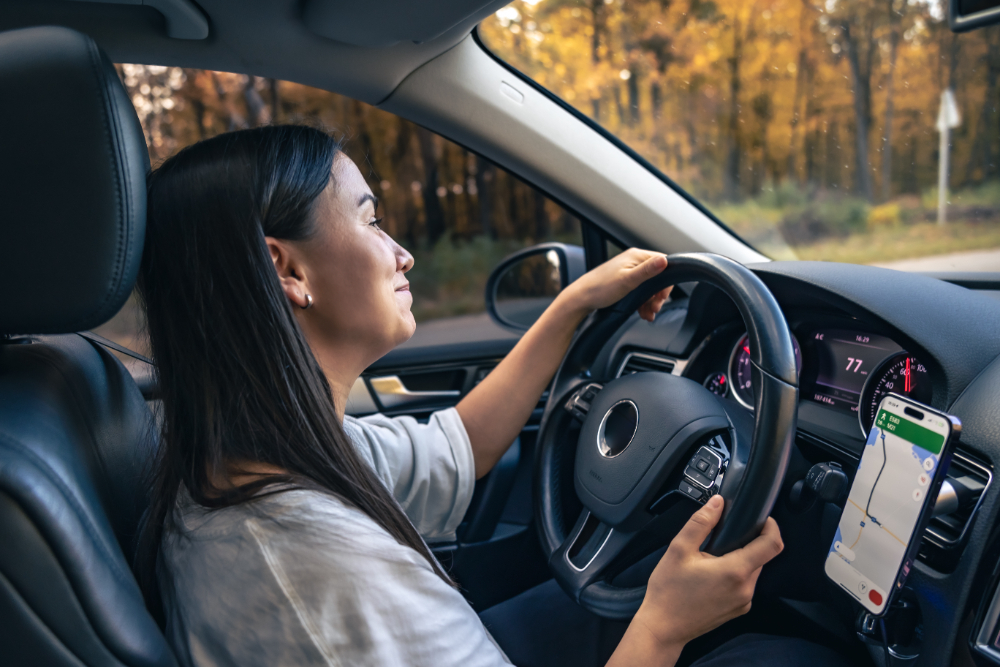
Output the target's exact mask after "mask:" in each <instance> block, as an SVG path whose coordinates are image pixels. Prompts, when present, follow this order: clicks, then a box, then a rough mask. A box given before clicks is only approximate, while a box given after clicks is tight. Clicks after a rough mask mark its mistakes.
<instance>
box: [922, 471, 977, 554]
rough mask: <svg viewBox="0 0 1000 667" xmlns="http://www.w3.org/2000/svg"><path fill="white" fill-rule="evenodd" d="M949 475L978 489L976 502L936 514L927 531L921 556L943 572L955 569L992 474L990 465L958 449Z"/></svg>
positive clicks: (967, 485)
mask: <svg viewBox="0 0 1000 667" xmlns="http://www.w3.org/2000/svg"><path fill="white" fill-rule="evenodd" d="M948 477H949V478H951V479H958V480H959V481H960V482H963V483H964V485H965V486H966V487H969V488H973V489H976V490H977V491H978V495H977V497H976V498H975V500H974V501H973V502H968V503H965V504H963V506H961V507H960V508H959V509H958V510H956V511H954V512H952V513H951V514H945V515H942V516H936V517H934V518H933V519H931V522H930V524H929V525H928V526H927V529H926V530H925V531H924V538H923V542H922V544H921V545H920V552H919V554H918V558H919V559H920V560H922V561H924V562H925V563H927V564H928V565H930V566H932V567H934V568H935V569H937V570H939V571H943V572H951V571H952V570H954V568H955V565H956V564H957V562H958V558H959V556H960V555H961V553H962V547H963V546H964V545H965V541H966V539H967V537H968V533H969V528H970V526H971V525H972V521H973V520H974V519H975V516H976V513H977V512H978V510H979V505H980V502H981V499H982V497H983V495H984V494H985V492H986V488H987V487H988V486H989V484H990V482H991V481H992V480H993V474H992V473H991V472H990V469H989V468H988V467H987V466H985V465H983V464H982V463H979V462H978V461H976V460H975V459H973V458H971V457H970V456H968V455H966V454H964V453H962V452H960V451H957V452H955V455H954V457H953V458H952V461H951V466H950V467H949V468H948Z"/></svg>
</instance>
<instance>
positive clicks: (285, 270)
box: [264, 236, 311, 308]
mask: <svg viewBox="0 0 1000 667" xmlns="http://www.w3.org/2000/svg"><path fill="white" fill-rule="evenodd" d="M264 242H265V243H266V244H267V250H268V252H270V253H271V261H272V262H274V269H275V271H277V272H278V281H279V282H280V283H281V289H282V290H284V292H285V296H286V297H288V300H289V301H291V302H292V304H293V305H296V306H298V307H299V308H307V307H309V306H310V305H311V304H310V300H311V298H310V295H309V285H308V282H307V281H306V278H305V274H304V272H303V271H302V267H301V265H300V264H299V260H298V258H297V253H296V252H295V251H294V249H293V248H292V247H291V246H290V245H289V244H288V243H287V242H285V241H281V240H279V239H276V238H273V237H270V236H265V237H264Z"/></svg>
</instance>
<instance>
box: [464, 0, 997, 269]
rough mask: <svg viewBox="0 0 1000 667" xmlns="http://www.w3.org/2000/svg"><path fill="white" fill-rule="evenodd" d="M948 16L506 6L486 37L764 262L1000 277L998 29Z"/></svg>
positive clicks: (650, 3) (911, 0)
mask: <svg viewBox="0 0 1000 667" xmlns="http://www.w3.org/2000/svg"><path fill="white" fill-rule="evenodd" d="M943 7H944V5H943V4H940V3H939V2H938V1H936V0H646V1H630V0H585V1H584V0H518V1H516V2H514V3H512V4H510V5H508V6H506V7H504V8H503V9H501V10H500V11H498V12H497V13H496V14H494V15H493V16H491V17H489V18H488V19H486V20H485V21H484V22H483V23H482V24H481V25H480V27H479V33H478V34H479V36H480V39H481V40H482V42H483V43H484V45H485V46H486V47H487V48H488V49H490V50H491V51H492V52H493V53H494V54H496V55H497V56H498V57H499V58H502V59H503V60H505V61H506V62H508V63H509V64H510V65H511V66H513V67H514V68H516V69H518V70H520V71H521V72H522V73H524V74H525V75H526V76H528V77H530V78H532V79H534V80H535V81H536V82H537V83H539V84H540V85H542V86H544V87H546V88H547V89H548V90H550V91H551V92H552V93H554V94H555V95H557V96H558V97H560V98H561V99H562V100H564V101H565V102H566V103H568V104H570V105H572V106H573V107H574V108H575V109H577V110H578V111H580V112H581V113H583V114H585V115H586V116H588V117H589V118H591V119H592V120H594V121H596V122H597V123H599V124H600V125H601V126H602V127H603V128H604V129H606V130H607V131H608V132H610V133H612V134H614V135H615V136H617V137H618V138H619V139H620V140H621V141H623V142H625V143H626V144H628V145H629V146H630V147H631V148H632V149H634V150H635V151H636V152H637V153H639V154H640V155H641V156H642V157H643V158H645V159H646V160H647V161H649V162H650V163H651V164H652V165H653V166H654V167H656V168H657V169H659V170H660V171H662V172H663V173H664V174H666V175H667V176H669V177H670V178H671V179H673V180H674V181H675V182H676V183H677V184H679V185H680V186H681V187H682V188H684V189H685V190H687V191H688V192H689V193H690V194H691V195H693V196H694V197H695V198H697V199H698V200H699V201H701V202H702V203H703V204H704V205H705V206H706V207H707V208H708V209H709V210H711V211H712V213H714V214H715V215H716V216H717V217H718V218H719V219H720V220H721V221H722V222H724V223H725V224H726V225H727V226H729V227H730V228H731V229H733V230H734V231H735V232H736V233H738V234H739V235H740V236H741V237H743V238H744V239H746V240H747V241H748V242H749V243H750V244H751V245H753V246H754V247H756V248H757V249H758V250H760V251H762V252H764V253H765V254H767V255H769V256H771V257H773V258H776V259H794V258H799V259H820V260H832V261H840V262H852V263H864V264H883V265H890V266H894V267H896V268H902V269H909V270H926V271H948V270H964V271H974V270H982V271H994V270H1000V166H998V162H1000V90H998V85H997V84H998V78H1000V26H994V27H991V28H985V29H981V30H977V31H974V32H971V33H966V34H961V35H956V34H953V33H952V32H950V31H949V29H948V25H947V20H946V18H945V16H944V10H943ZM941 183H944V184H945V185H946V187H945V188H943V189H941V188H939V184H941Z"/></svg>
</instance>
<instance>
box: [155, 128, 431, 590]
mask: <svg viewBox="0 0 1000 667" xmlns="http://www.w3.org/2000/svg"><path fill="white" fill-rule="evenodd" d="M340 148H341V146H340V144H339V143H338V142H337V141H335V140H334V139H333V138H332V137H330V136H329V135H327V134H326V133H324V132H322V131H320V130H317V129H313V128H309V127H303V126H294V125H285V126H271V127H262V128H257V129H252V130H242V131H238V132H231V133H228V134H223V135H219V136H217V137H214V138H212V139H208V140H206V141H202V142H200V143H198V144H195V145H193V146H190V147H188V148H185V149H184V150H182V151H181V152H179V153H178V154H177V155H175V156H174V157H172V158H170V159H168V160H167V161H165V162H164V163H163V165H162V166H161V167H159V168H158V169H157V170H156V171H154V172H153V173H152V175H151V176H150V178H149V198H148V202H149V204H148V206H149V212H148V216H147V228H146V245H145V250H144V254H143V258H142V268H141V270H140V273H139V280H138V288H139V295H140V297H141V299H142V301H143V302H144V305H145V309H146V314H147V319H148V324H147V326H148V330H149V338H150V343H151V346H152V352H153V358H154V360H155V361H156V364H157V369H158V374H159V391H160V396H161V398H162V400H163V433H162V436H163V443H162V447H161V451H160V456H159V459H158V461H157V466H156V470H155V480H154V483H153V490H152V493H153V497H152V499H151V504H150V508H149V511H148V513H147V517H146V521H145V523H144V525H143V529H142V533H141V536H140V540H139V545H138V546H139V548H138V555H137V562H136V569H137V573H138V574H139V579H140V585H141V586H142V588H143V591H144V593H146V595H147V600H149V601H150V602H151V603H152V601H153V600H154V599H155V598H156V595H155V590H156V585H155V563H156V555H157V552H158V549H159V545H160V540H161V539H162V536H163V531H164V530H165V529H170V528H171V521H172V516H173V511H172V510H173V508H174V504H175V502H176V499H177V492H178V488H179V487H180V485H181V484H184V486H185V487H186V488H187V490H188V492H189V493H190V494H191V497H192V499H193V500H195V501H196V502H198V503H200V504H201V505H203V506H205V507H209V508H221V507H228V506H232V505H234V504H237V503H244V502H247V501H249V500H252V499H253V498H256V497H259V496H260V495H261V494H262V493H275V492H280V491H281V490H285V489H288V488H313V489H318V490H322V491H325V492H328V493H330V494H333V495H334V496H336V497H338V498H340V499H341V500H343V501H344V502H346V503H348V504H350V505H352V506H354V507H356V508H358V509H360V510H361V511H362V512H364V513H365V514H367V515H368V516H369V517H371V518H372V519H373V520H374V521H375V522H376V523H377V524H378V525H380V526H381V527H382V528H384V529H385V530H386V531H388V532H389V534H390V535H392V536H393V537H394V538H396V540H398V541H399V543H400V544H403V545H406V546H409V547H412V548H413V549H415V550H416V551H417V552H419V553H420V554H422V555H423V556H424V558H426V559H427V560H428V562H429V563H430V564H431V567H432V568H433V569H434V571H435V572H436V573H437V574H438V575H439V576H440V577H441V578H443V579H444V580H445V581H447V582H448V583H449V584H450V583H451V580H450V579H449V578H448V576H447V575H446V574H445V573H444V572H443V570H442V569H441V566H440V565H439V564H438V562H437V560H436V559H435V558H434V557H433V556H432V555H431V553H430V551H429V550H428V548H427V545H426V544H425V543H424V541H423V540H422V539H421V538H420V536H419V535H418V534H417V531H416V529H415V528H414V527H413V525H412V524H411V523H410V522H409V520H408V519H407V518H406V515H405V514H404V513H403V511H402V509H401V508H400V506H399V505H398V504H397V503H396V501H395V500H394V499H393V497H392V495H391V494H390V492H389V491H388V489H386V487H385V486H384V485H383V484H382V482H381V481H380V480H379V479H378V478H377V477H376V475H375V472H374V471H373V470H372V469H371V468H370V466H369V465H368V464H367V463H366V462H365V461H364V460H363V459H362V458H361V456H360V455H359V454H358V452H357V450H356V449H355V447H354V445H353V444H352V443H351V441H350V440H349V438H348V436H347V435H346V434H345V433H344V429H343V426H342V424H341V423H340V420H339V419H338V417H337V413H336V411H335V409H334V403H333V396H332V393H331V391H330V386H329V384H328V383H327V381H326V377H325V376H324V374H323V372H322V370H321V369H320V367H319V364H318V363H317V361H316V359H315V357H314V356H313V353H312V350H311V349H310V347H309V345H308V343H307V342H306V339H305V336H304V335H303V333H302V330H301V329H300V327H299V325H298V322H297V321H296V319H295V315H294V313H293V311H292V306H291V304H290V303H289V300H288V298H287V297H286V296H285V294H284V292H283V291H282V289H281V285H280V283H279V281H278V276H277V272H276V271H275V268H274V263H273V262H272V260H271V256H270V253H269V251H268V248H267V246H266V244H265V242H264V237H265V236H270V237H274V238H278V239H287V240H291V241H301V240H306V239H308V238H310V236H311V235H312V234H313V233H314V226H315V225H314V219H313V215H312V210H313V203H314V202H315V200H316V198H317V197H318V196H319V195H320V193H321V192H322V191H323V190H324V188H326V187H327V185H328V184H330V183H331V179H332V175H331V173H332V172H331V169H332V166H333V161H334V158H335V157H336V155H337V153H338V152H339V151H340ZM245 461H250V462H260V463H266V464H270V465H273V466H277V467H278V468H280V469H282V470H285V471H287V473H288V474H286V475H272V476H269V477H267V478H265V479H262V480H259V481H257V482H254V483H251V484H246V485H243V486H239V487H236V488H231V487H227V488H217V487H216V486H215V485H214V484H213V482H212V479H211V478H210V476H209V470H210V469H211V470H213V471H216V474H222V475H226V474H227V465H232V464H233V463H237V462H245ZM153 606H158V605H153Z"/></svg>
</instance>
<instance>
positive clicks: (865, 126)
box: [841, 21, 873, 201]
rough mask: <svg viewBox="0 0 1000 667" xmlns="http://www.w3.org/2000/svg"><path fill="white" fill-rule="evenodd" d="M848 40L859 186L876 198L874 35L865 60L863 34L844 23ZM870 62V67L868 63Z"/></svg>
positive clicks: (858, 187)
mask: <svg viewBox="0 0 1000 667" xmlns="http://www.w3.org/2000/svg"><path fill="white" fill-rule="evenodd" d="M841 27H842V28H843V31H844V40H845V42H846V44H847V49H846V50H847V61H848V62H849V63H850V66H851V83H852V84H853V87H854V95H853V97H854V137H855V160H854V161H855V168H856V170H857V180H856V181H855V183H856V189H857V192H858V194H859V195H861V196H862V197H864V198H865V199H867V200H868V201H872V199H873V193H872V178H871V173H870V168H869V164H868V130H869V128H870V127H871V60H872V46H873V45H872V42H873V40H872V38H871V35H870V34H869V35H868V39H867V41H868V45H867V46H868V49H867V50H866V53H865V56H864V58H865V62H862V54H861V53H860V44H859V38H858V37H857V36H856V35H854V34H853V33H852V32H851V24H850V22H849V21H844V22H843V23H842V24H841ZM865 65H867V67H865Z"/></svg>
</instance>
